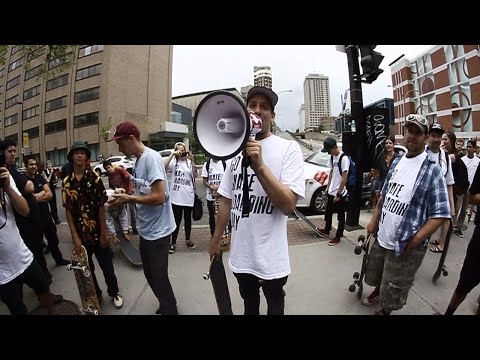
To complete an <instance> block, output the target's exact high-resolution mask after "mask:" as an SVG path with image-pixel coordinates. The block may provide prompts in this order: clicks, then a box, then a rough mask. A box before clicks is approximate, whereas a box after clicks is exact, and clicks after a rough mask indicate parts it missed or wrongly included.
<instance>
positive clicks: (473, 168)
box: [0, 86, 480, 315]
mask: <svg viewBox="0 0 480 360" xmlns="http://www.w3.org/2000/svg"><path fill="white" fill-rule="evenodd" d="M277 102H278V96H277V94H275V92H273V91H272V90H271V89H268V88H265V87H260V86H255V87H253V88H251V89H250V90H249V92H248V94H247V97H246V109H247V110H248V112H249V113H251V114H255V115H256V116H257V117H259V118H260V119H261V120H262V123H263V124H262V128H261V131H260V132H259V133H258V134H256V136H255V138H252V137H250V138H249V139H248V140H247V141H246V144H245V147H244V149H242V151H241V152H240V153H238V155H236V156H234V157H233V158H231V159H229V160H228V161H220V160H218V159H211V160H208V161H207V162H206V163H205V164H204V166H203V168H202V171H201V174H200V177H201V178H203V183H204V185H205V187H206V189H207V195H206V196H207V199H206V200H207V209H208V215H209V227H210V234H211V240H210V242H209V246H208V253H209V255H210V257H211V259H212V261H221V245H222V243H221V240H222V236H223V234H224V233H225V230H226V229H227V228H228V231H229V232H230V233H231V243H230V253H229V258H228V266H229V269H230V270H231V271H232V273H233V275H234V276H235V279H236V281H237V283H238V289H239V293H240V296H241V298H242V299H243V304H244V314H245V315H258V314H259V313H260V291H259V290H260V289H262V291H263V294H264V296H265V300H266V303H267V314H269V315H282V314H284V313H285V296H286V293H285V291H284V287H285V285H286V283H287V281H288V278H289V275H290V274H291V267H290V255H289V247H288V241H287V217H288V215H289V214H291V213H292V212H293V210H294V209H295V208H296V204H297V201H298V199H299V198H302V197H304V196H305V179H304V177H303V156H302V151H301V149H300V146H299V145H298V143H297V142H295V141H288V140H285V139H283V138H280V137H277V136H275V135H274V134H272V132H271V129H272V124H273V122H274V121H275V106H276V105H277ZM109 141H115V142H116V144H117V145H118V149H119V151H120V152H122V153H123V154H124V155H125V156H127V157H130V156H135V157H136V159H137V160H136V163H135V166H134V168H133V171H132V173H131V174H130V173H129V172H127V171H126V170H125V169H123V168H121V167H114V166H113V165H112V163H111V162H109V161H105V162H104V163H103V167H104V168H105V170H106V172H107V175H108V189H105V186H104V185H103V182H102V181H101V178H100V177H99V176H98V175H97V174H96V173H95V172H94V171H92V169H91V168H90V166H89V161H90V157H91V153H90V150H89V149H88V147H87V146H86V144H85V143H84V142H82V141H76V142H75V143H74V144H73V146H72V147H71V148H70V151H69V152H68V155H67V160H68V165H66V166H64V168H63V169H62V174H61V178H60V179H59V178H58V177H57V173H56V172H55V171H54V170H53V166H52V163H51V161H47V163H46V167H45V169H42V168H41V167H39V164H38V162H37V160H36V158H35V157H32V156H27V157H25V159H24V162H25V164H26V174H20V173H19V172H18V170H17V169H16V167H15V160H16V144H15V143H13V142H11V141H8V140H5V141H3V142H1V143H0V160H1V156H3V157H4V158H5V166H1V165H2V164H0V186H1V188H2V191H1V193H2V194H3V195H2V196H3V197H4V198H2V207H3V212H2V211H0V223H4V224H3V226H2V228H4V230H3V231H0V245H1V246H0V298H1V300H2V301H3V302H4V303H5V304H6V305H7V307H8V309H9V310H10V312H11V313H12V314H27V313H28V312H27V309H26V306H25V304H24V303H23V295H22V293H23V290H22V288H23V284H24V283H25V284H27V285H28V286H30V287H31V288H32V289H33V291H34V292H35V293H36V294H37V295H38V299H39V301H40V303H41V305H42V306H45V307H47V309H48V311H49V312H51V309H52V306H53V305H54V304H55V303H58V302H60V301H62V297H61V296H59V295H54V294H52V293H51V292H50V290H49V285H50V284H51V283H52V281H53V279H52V275H51V273H50V272H49V269H48V266H47V262H46V260H45V253H44V251H43V248H42V244H43V237H44V236H45V238H46V239H47V242H48V249H49V251H50V253H51V254H52V257H53V258H54V260H55V263H56V265H57V266H65V265H67V264H69V263H70V261H69V260H67V259H65V258H64V257H63V255H62V253H61V251H60V249H59V247H58V244H59V240H58V237H57V232H56V225H58V224H59V223H60V219H59V217H58V211H57V208H56V200H55V198H54V194H55V187H56V186H57V184H58V181H59V180H60V181H61V186H62V203H63V206H64V207H65V211H66V220H67V223H68V226H69V230H70V233H71V237H72V242H73V248H74V251H76V252H77V253H79V252H80V251H81V247H82V246H83V247H85V249H86V250H87V254H88V261H89V266H90V269H91V273H92V276H93V280H94V285H95V291H96V294H97V298H98V300H99V302H102V300H103V296H102V289H101V288H100V285H99V283H98V281H97V278H96V274H95V266H94V262H93V255H95V257H96V260H97V261H98V264H99V265H100V268H101V270H102V272H103V275H104V278H105V283H106V285H107V293H108V296H109V297H110V298H111V299H112V302H113V304H114V306H115V307H116V308H118V309H120V308H121V307H122V306H123V296H122V295H121V291H120V288H119V282H118V280H117V277H116V274H115V269H114V262H113V252H112V247H111V242H113V243H117V242H118V239H117V231H118V229H120V231H123V232H124V234H125V235H126V236H127V237H128V236H130V235H138V237H139V252H140V256H141V259H142V263H143V273H144V276H145V279H146V281H147V283H148V284H149V286H150V288H151V290H152V292H153V293H154V295H155V297H156V298H157V300H158V309H157V310H156V311H155V314H159V315H177V314H178V309H177V298H176V296H175V292H174V289H173V287H172V284H171V282H170V279H169V268H168V265H169V254H174V253H175V251H176V242H177V238H178V234H179V231H180V229H181V223H182V217H183V220H184V231H185V241H186V246H187V248H189V249H190V250H193V249H195V244H194V243H193V241H192V240H191V227H192V210H193V206H194V198H195V193H196V188H195V179H196V178H197V177H199V171H198V170H197V167H196V166H195V162H194V158H193V155H192V152H191V151H189V150H188V149H187V146H186V144H185V143H182V142H178V143H176V144H175V146H174V151H173V152H172V153H171V154H170V155H169V156H168V157H166V158H165V159H162V157H161V156H160V155H159V154H158V152H157V151H154V150H153V149H151V148H149V147H148V146H146V145H145V144H144V143H143V142H142V141H141V140H140V131H139V129H138V127H137V125H136V124H134V123H133V122H131V121H124V122H122V123H120V124H118V125H117V126H116V130H115V133H114V135H113V137H112V138H111V139H110V140H109ZM394 143H395V139H394V138H393V137H387V138H386V139H385V142H384V148H385V152H384V157H383V158H382V159H381V161H380V163H379V164H378V167H377V168H375V169H374V171H373V173H374V174H375V176H374V181H372V202H373V206H374V209H373V213H372V216H371V219H370V222H369V224H368V227H367V232H368V234H369V235H370V234H371V235H372V236H373V239H374V240H373V241H372V242H371V243H372V245H371V251H370V254H369V261H368V266H367V270H366V275H365V282H366V283H367V284H368V285H370V286H372V287H374V290H373V292H372V293H371V294H370V295H368V296H366V297H365V298H364V299H363V300H362V303H363V304H364V305H367V306H375V305H378V309H376V310H375V311H374V314H376V315H388V314H390V313H391V312H392V311H395V310H399V309H401V308H403V307H404V306H405V304H406V302H407V298H408V294H409V291H410V289H411V287H412V286H413V283H414V279H415V275H416V273H417V271H418V269H419V267H420V266H421V265H422V262H423V259H424V257H425V254H426V252H427V250H428V249H430V251H431V252H433V253H442V252H443V251H444V250H443V246H444V244H445V240H446V236H447V233H448V229H449V227H450V226H451V227H453V233H454V235H455V236H458V237H462V236H463V233H462V228H463V225H464V222H465V219H466V217H467V216H472V214H473V213H474V207H475V206H476V205H478V204H479V203H480V197H479V196H480V195H479V194H480V188H479V187H480V173H479V171H478V165H479V163H480V159H479V158H478V157H477V156H476V149H478V147H477V144H476V139H469V140H468V141H466V148H465V149H464V148H463V145H464V143H463V141H462V143H460V141H456V139H455V134H454V133H453V132H451V131H444V129H443V127H442V126H441V124H439V123H434V124H429V123H428V121H427V119H426V118H425V117H423V116H421V115H416V114H411V115H409V116H407V117H406V121H405V136H404V145H405V147H406V149H407V152H406V153H405V154H400V155H399V154H396V153H395V152H394ZM457 147H459V148H457ZM322 151H323V152H326V153H328V154H329V155H330V160H329V164H328V166H329V167H330V169H331V170H330V173H329V177H328V183H327V206H326V212H325V227H324V228H323V229H321V230H320V231H321V232H323V233H324V235H325V236H327V237H328V236H330V232H331V230H332V216H333V213H334V212H337V216H338V217H337V219H338V226H337V229H336V232H335V234H334V236H333V237H332V238H331V239H329V241H328V245H331V246H334V245H337V244H338V243H339V242H340V241H341V238H342V237H343V231H344V224H345V211H346V206H347V197H348V193H349V190H348V189H347V179H348V171H349V168H350V159H349V157H348V156H344V153H343V152H342V151H341V150H340V149H339V148H338V147H337V143H336V140H335V139H334V138H327V139H325V141H324V147H323V149H322ZM460 163H461V164H460ZM459 164H460V165H461V166H460V165H459ZM462 164H463V165H462ZM463 166H464V167H465V169H466V170H465V171H466V172H465V171H463V170H462V169H463ZM245 171H246V173H244V172H245ZM462 171H463V172H462ZM167 172H171V173H172V176H171V181H170V182H169V181H168V180H167ZM462 177H464V178H465V177H466V179H463V178H462ZM465 181H466V182H467V186H466V188H465V186H463V187H462V186H460V184H462V183H465ZM244 182H246V185H248V186H246V187H244V186H243V185H244V184H243V183H244ZM247 182H248V183H247ZM246 188H248V195H249V202H250V209H249V212H248V213H247V214H245V212H244V211H242V210H244V209H243V207H244V206H247V205H246V204H248V202H246V201H245V199H243V196H244V195H245V189H246ZM107 190H108V191H107ZM258 203H261V204H262V206H256V205H255V204H258ZM129 212H130V225H131V229H132V230H130V228H129V226H128V224H129V219H128V213H129ZM115 222H117V223H118V224H117V225H118V226H116V225H115ZM479 223H480V217H475V225H476V228H475V231H474V233H473V236H472V239H471V241H470V244H469V246H468V249H467V253H466V257H465V261H464V264H463V268H462V271H461V274H460V279H459V281H458V285H457V287H456V289H455V291H454V293H453V295H452V299H451V301H450V304H449V306H448V309H446V312H445V313H446V314H453V313H454V312H455V311H456V309H457V308H458V306H459V305H460V304H461V302H462V301H463V300H464V299H465V297H466V295H467V294H468V293H469V292H470V291H471V290H472V289H473V288H474V287H475V286H476V285H478V283H479V282H480V272H479V271H480V269H479V267H478V263H479V260H480V259H479V256H480V230H479V229H480V228H479V227H478V224H479ZM0 225H1V224H0ZM437 230H438V231H439V232H440V235H439V238H438V239H432V235H433V234H434V233H436V232H437Z"/></svg>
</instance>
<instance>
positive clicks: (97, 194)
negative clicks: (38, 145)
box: [62, 141, 123, 309]
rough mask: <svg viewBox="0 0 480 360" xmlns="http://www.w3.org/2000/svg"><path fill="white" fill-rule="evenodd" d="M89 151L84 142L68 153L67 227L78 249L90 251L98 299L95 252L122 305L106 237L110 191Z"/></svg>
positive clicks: (64, 188) (64, 192)
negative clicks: (90, 163)
mask: <svg viewBox="0 0 480 360" xmlns="http://www.w3.org/2000/svg"><path fill="white" fill-rule="evenodd" d="M89 159H90V150H88V148H87V146H86V145H85V143H83V142H79V141H77V142H75V143H74V144H73V146H72V147H71V149H70V152H69V153H68V155H67V160H68V161H69V162H70V163H72V165H73V167H71V168H70V172H69V173H68V174H64V175H63V181H62V198H63V206H64V207H65V210H66V211H65V212H66V216H67V222H68V226H69V227H70V232H71V234H72V239H73V245H74V248H75V251H76V252H77V253H80V251H81V246H82V245H83V246H84V247H85V249H86V250H87V253H88V263H89V266H90V270H91V273H92V275H93V282H94V284H95V290H96V293H97V297H98V300H99V302H101V301H102V290H101V289H100V286H99V285H98V282H97V278H96V276H95V266H94V263H93V258H92V256H93V254H95V257H96V258H97V261H98V263H99V265H100V268H101V269H102V271H103V275H104V276H105V283H106V284H107V292H108V295H109V296H110V297H112V299H113V303H114V305H115V307H116V308H118V309H119V308H121V307H122V306H123V299H122V296H121V295H120V293H119V289H118V283H117V277H116V276H115V271H114V268H113V252H112V248H111V247H110V243H109V241H108V237H107V228H106V221H105V207H104V204H105V202H106V201H107V194H106V191H105V187H104V185H103V182H102V180H101V179H100V177H99V176H98V175H97V174H96V173H95V172H94V171H92V169H90V167H87V166H86V162H87V160H89Z"/></svg>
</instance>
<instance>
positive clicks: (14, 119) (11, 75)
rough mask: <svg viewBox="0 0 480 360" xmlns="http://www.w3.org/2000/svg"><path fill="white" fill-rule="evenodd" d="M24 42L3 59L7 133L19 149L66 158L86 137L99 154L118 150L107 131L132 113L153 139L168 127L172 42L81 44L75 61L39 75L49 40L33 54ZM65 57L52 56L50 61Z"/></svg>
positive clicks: (1, 91) (1, 98) (1, 108)
mask: <svg viewBox="0 0 480 360" xmlns="http://www.w3.org/2000/svg"><path fill="white" fill-rule="evenodd" d="M21 49H22V45H14V46H10V47H9V49H8V51H7V54H6V62H5V64H4V65H0V120H2V123H1V125H0V137H1V138H2V139H4V138H10V139H12V140H15V141H16V142H17V144H18V146H17V148H18V149H19V153H20V152H22V153H24V154H27V155H29V154H31V155H34V156H35V157H37V159H39V160H40V161H46V160H47V159H50V160H52V162H53V163H54V165H61V164H64V163H65V162H66V161H67V160H66V156H67V153H68V150H69V149H70V147H71V145H72V144H73V142H74V141H76V140H82V141H85V142H86V143H87V146H88V148H89V149H90V151H91V153H92V157H91V158H92V160H97V159H98V158H99V155H100V154H102V155H103V156H104V157H105V158H106V157H108V156H110V155H114V154H118V148H117V146H116V144H115V143H114V142H113V143H112V142H110V143H109V142H106V141H105V139H108V138H110V137H111V136H113V132H114V130H115V126H116V125H117V124H118V123H120V122H122V121H124V120H131V121H133V122H135V123H136V124H137V125H138V127H139V129H140V133H141V140H142V141H144V142H145V143H148V138H149V134H150V133H155V132H162V131H165V130H166V129H165V128H166V126H167V124H168V123H169V120H170V116H171V112H172V104H171V98H172V84H171V82H172V80H171V79H172V49H173V47H172V46H170V45H158V46H157V45H155V46H151V45H127V46H125V45H82V46H78V47H76V48H75V49H76V50H75V51H76V54H75V57H76V59H75V63H74V64H73V66H72V67H70V68H68V69H66V70H65V71H63V72H62V73H60V74H59V75H58V76H56V77H55V78H54V79H46V78H44V77H41V76H37V75H38V73H39V70H40V68H41V66H42V64H44V63H45V51H44V50H42V49H43V48H42V49H39V50H38V51H35V52H34V53H30V54H25V53H24V51H20V50H21ZM25 57H26V59H25ZM59 62H60V60H59V59H54V60H52V61H50V63H49V68H54V67H55V66H56V64H58V63H59ZM175 125H176V124H175ZM19 134H20V135H19ZM21 145H23V146H21ZM20 149H21V151H20Z"/></svg>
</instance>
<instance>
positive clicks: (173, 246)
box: [168, 244, 175, 254]
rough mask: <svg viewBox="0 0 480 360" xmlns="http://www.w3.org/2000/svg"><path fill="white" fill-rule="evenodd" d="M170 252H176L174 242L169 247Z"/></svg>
mask: <svg viewBox="0 0 480 360" xmlns="http://www.w3.org/2000/svg"><path fill="white" fill-rule="evenodd" d="M168 253H169V254H174V253H175V245H174V244H172V245H170V248H169V249H168Z"/></svg>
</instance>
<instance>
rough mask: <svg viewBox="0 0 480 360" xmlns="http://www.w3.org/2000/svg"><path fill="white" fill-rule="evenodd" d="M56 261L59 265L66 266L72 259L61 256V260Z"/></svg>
mask: <svg viewBox="0 0 480 360" xmlns="http://www.w3.org/2000/svg"><path fill="white" fill-rule="evenodd" d="M55 263H56V264H57V266H65V265H68V264H70V260H67V259H64V258H61V259H60V260H57V261H55Z"/></svg>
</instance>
